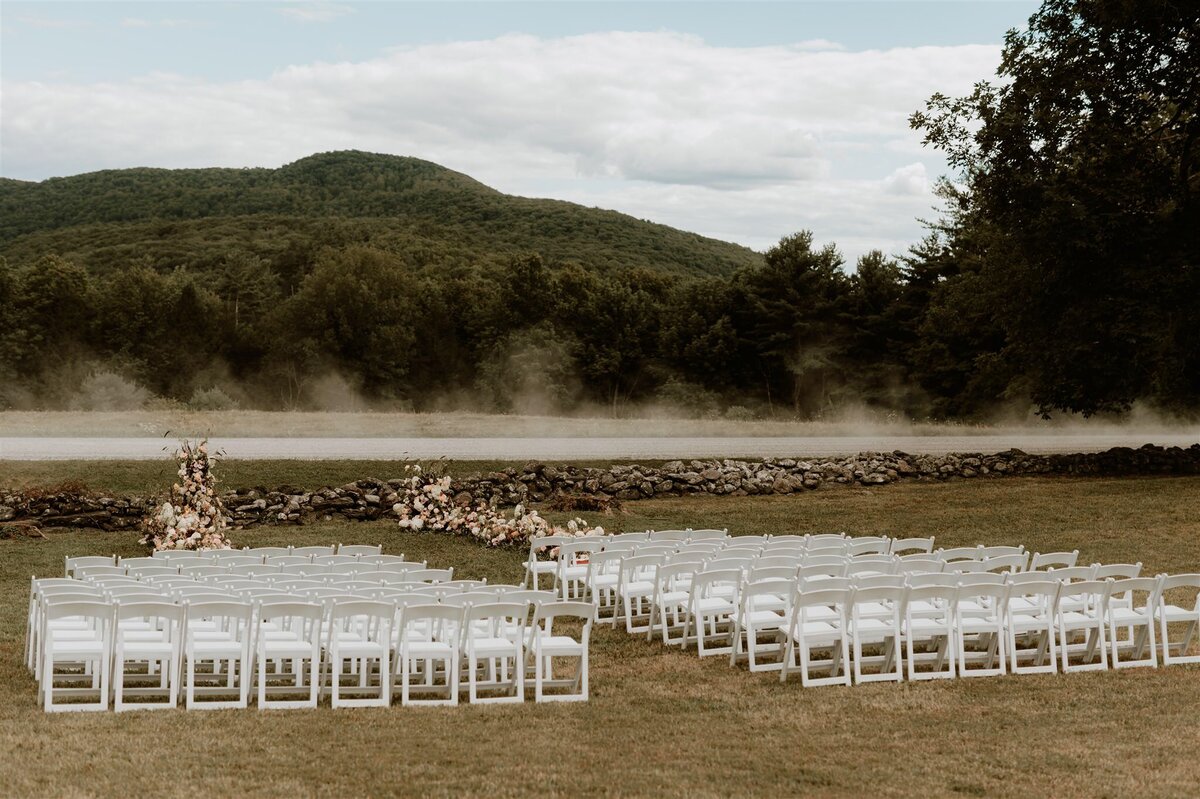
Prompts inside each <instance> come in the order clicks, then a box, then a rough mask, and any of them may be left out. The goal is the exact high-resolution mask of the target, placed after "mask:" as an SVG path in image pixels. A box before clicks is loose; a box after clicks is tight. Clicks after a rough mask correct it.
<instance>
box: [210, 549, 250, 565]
mask: <svg viewBox="0 0 1200 799" xmlns="http://www.w3.org/2000/svg"><path fill="white" fill-rule="evenodd" d="M197 554H200V555H203V556H204V558H205V559H207V560H212V561H216V562H217V563H226V562H227V561H229V560H230V559H233V560H238V559H240V558H254V559H255V560H258V561H262V558H263V556H262V555H260V554H257V553H252V552H250V550H248V549H205V550H201V551H199V552H198V553H197Z"/></svg>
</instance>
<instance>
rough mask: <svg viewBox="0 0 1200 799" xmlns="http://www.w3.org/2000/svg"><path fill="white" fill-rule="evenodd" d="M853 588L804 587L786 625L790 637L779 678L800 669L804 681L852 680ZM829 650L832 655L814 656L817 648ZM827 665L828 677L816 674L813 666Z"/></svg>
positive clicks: (841, 682)
mask: <svg viewBox="0 0 1200 799" xmlns="http://www.w3.org/2000/svg"><path fill="white" fill-rule="evenodd" d="M852 594H853V592H852V591H851V590H849V589H845V588H831V589H825V590H815V591H804V590H801V591H799V592H797V593H796V595H795V597H794V598H793V599H792V608H791V610H792V612H791V618H790V619H789V620H788V622H787V624H786V626H785V627H784V628H782V629H783V632H784V636H783V638H784V640H785V641H786V644H785V649H784V653H783V659H782V663H781V664H780V671H779V681H780V682H785V681H787V678H788V673H789V672H790V671H792V670H793V669H797V668H798V669H799V670H800V684H801V685H803V686H804V687H806V688H807V687H809V686H818V685H849V684H850V669H849V666H850V646H849V645H850V635H849V630H848V626H849V625H848V624H847V617H846V607H847V605H848V604H849V603H850V601H851V598H852ZM814 650H817V651H824V650H829V657H828V658H819V659H817V660H814V659H813V651H814ZM815 667H816V668H826V669H828V675H827V676H825V677H814V676H812V670H813V668H815Z"/></svg>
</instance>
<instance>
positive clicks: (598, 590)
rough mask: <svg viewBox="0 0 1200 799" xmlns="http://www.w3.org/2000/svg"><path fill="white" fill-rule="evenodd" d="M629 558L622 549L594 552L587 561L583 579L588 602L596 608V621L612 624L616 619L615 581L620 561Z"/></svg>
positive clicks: (618, 576)
mask: <svg viewBox="0 0 1200 799" xmlns="http://www.w3.org/2000/svg"><path fill="white" fill-rule="evenodd" d="M626 557H629V554H628V553H627V552H625V551H624V550H622V549H616V550H613V549H608V548H606V549H605V550H604V551H602V552H594V553H592V555H591V557H590V558H589V559H588V571H587V575H586V576H585V577H584V579H583V584H584V590H585V592H586V596H587V598H588V600H589V601H590V602H591V603H592V605H593V606H594V607H595V608H596V618H597V620H599V621H601V622H604V623H608V624H613V623H614V622H615V621H616V617H617V601H616V599H617V580H618V579H620V573H621V561H622V559H624V558H626Z"/></svg>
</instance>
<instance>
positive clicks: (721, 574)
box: [692, 569, 742, 604]
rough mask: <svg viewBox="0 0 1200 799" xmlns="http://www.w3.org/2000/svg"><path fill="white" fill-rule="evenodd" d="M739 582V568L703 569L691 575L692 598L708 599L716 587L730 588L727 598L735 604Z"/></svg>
mask: <svg viewBox="0 0 1200 799" xmlns="http://www.w3.org/2000/svg"><path fill="white" fill-rule="evenodd" d="M741 584H742V570H741V569H705V570H704V571H701V572H697V573H696V574H695V575H694V576H693V577H692V599H693V600H695V599H708V598H709V597H710V596H712V595H713V592H714V591H716V590H718V589H731V596H730V597H729V599H730V601H731V602H733V603H734V604H737V601H738V600H737V592H738V589H739V588H740V587H741Z"/></svg>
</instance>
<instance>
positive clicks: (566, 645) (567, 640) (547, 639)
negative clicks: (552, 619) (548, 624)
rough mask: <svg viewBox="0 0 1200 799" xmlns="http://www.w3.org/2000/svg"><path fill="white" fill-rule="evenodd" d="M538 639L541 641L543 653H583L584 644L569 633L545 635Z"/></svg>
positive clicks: (564, 654) (561, 654)
mask: <svg viewBox="0 0 1200 799" xmlns="http://www.w3.org/2000/svg"><path fill="white" fill-rule="evenodd" d="M538 640H539V641H540V642H541V649H542V654H543V655H555V656H559V657H565V656H567V655H579V654H582V653H583V644H581V643H580V642H578V641H576V640H575V639H574V638H572V637H571V636H569V635H543V636H542V637H541V638H539V639H538Z"/></svg>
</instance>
